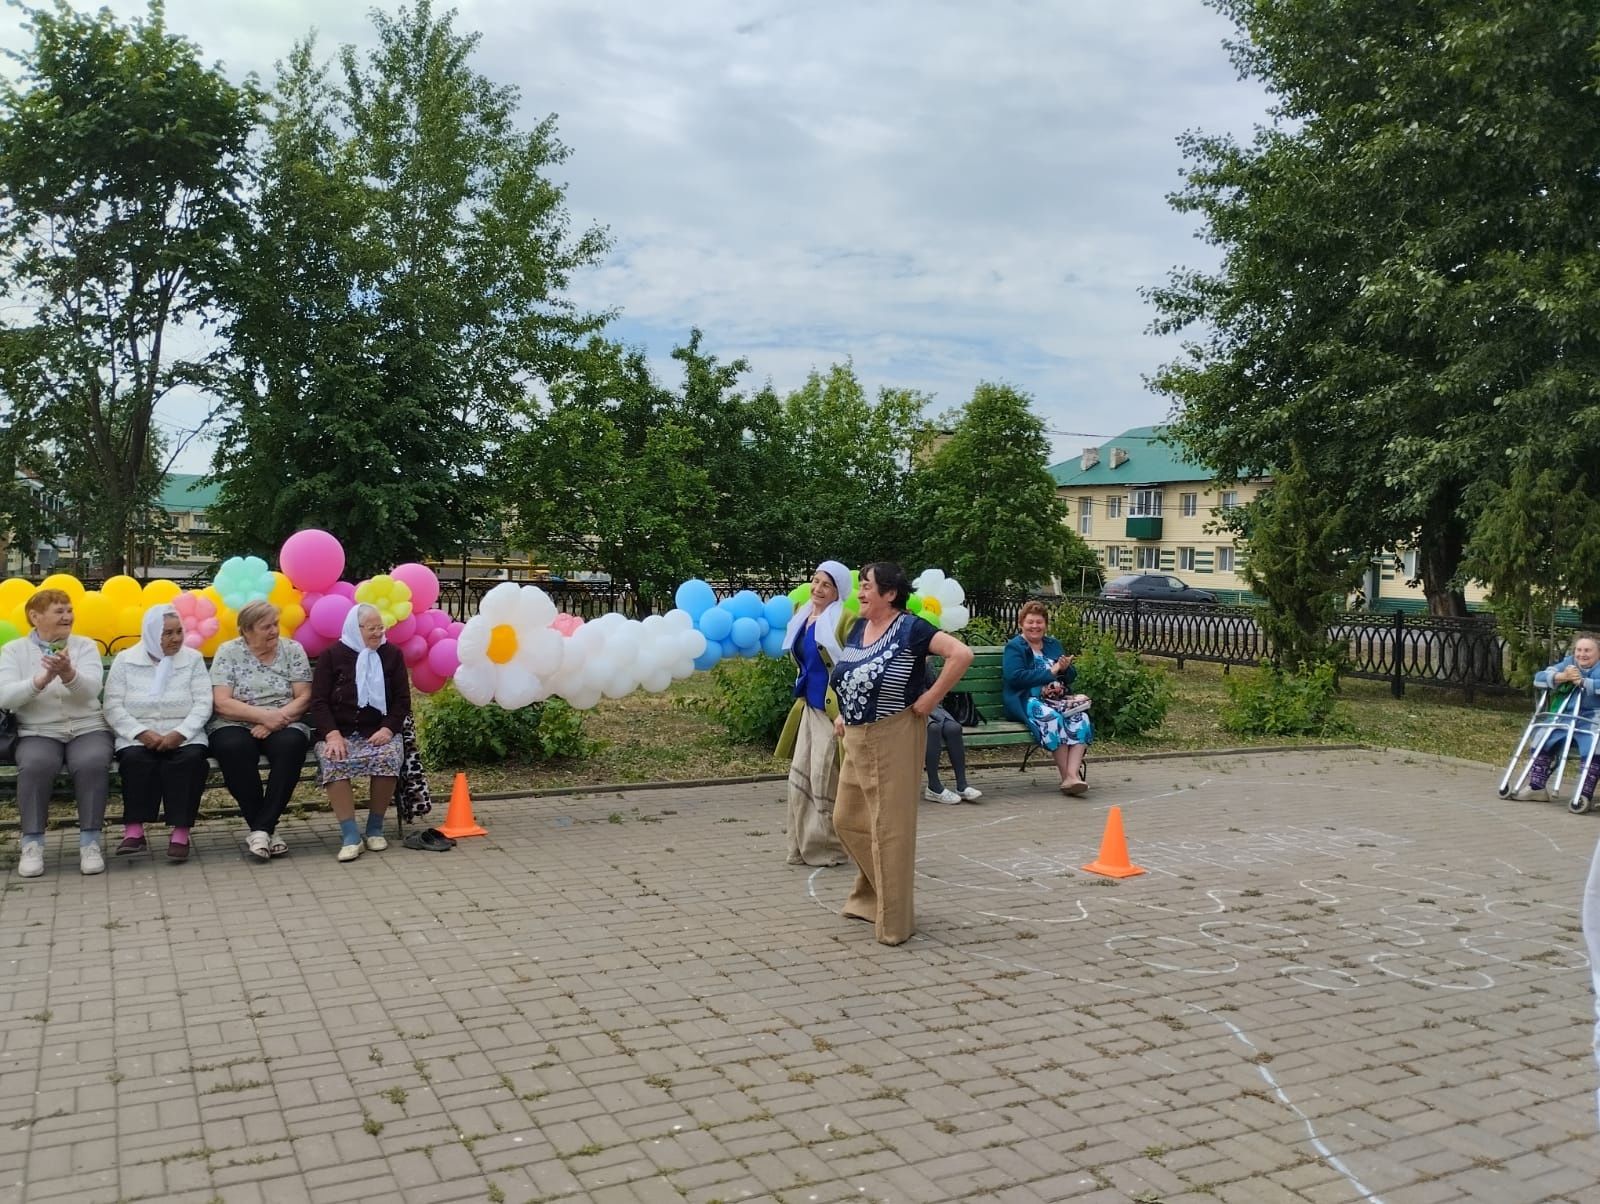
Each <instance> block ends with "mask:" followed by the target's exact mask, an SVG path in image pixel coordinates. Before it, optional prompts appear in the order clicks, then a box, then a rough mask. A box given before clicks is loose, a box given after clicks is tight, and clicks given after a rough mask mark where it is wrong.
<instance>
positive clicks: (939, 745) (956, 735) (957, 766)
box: [926, 710, 967, 790]
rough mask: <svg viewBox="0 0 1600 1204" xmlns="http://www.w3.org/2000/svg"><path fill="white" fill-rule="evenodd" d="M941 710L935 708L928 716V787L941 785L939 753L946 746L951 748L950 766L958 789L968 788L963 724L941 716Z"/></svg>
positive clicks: (931, 788) (932, 787) (935, 788)
mask: <svg viewBox="0 0 1600 1204" xmlns="http://www.w3.org/2000/svg"><path fill="white" fill-rule="evenodd" d="M940 714H941V712H940V711H939V710H935V711H934V713H933V714H932V715H930V716H928V752H927V758H926V760H927V764H926V768H927V771H928V789H929V790H938V789H940V785H939V754H940V753H942V752H943V751H944V750H945V749H946V748H948V749H949V750H950V768H951V770H952V771H953V772H954V773H955V775H956V789H957V790H965V789H966V788H967V746H966V743H965V742H964V741H963V740H962V739H961V725H960V724H959V723H957V722H956V721H955V720H954V719H952V718H950V717H949V716H948V715H945V716H944V717H943V718H942V719H941V718H940V717H939V716H940Z"/></svg>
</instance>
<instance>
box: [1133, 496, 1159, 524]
mask: <svg viewBox="0 0 1600 1204" xmlns="http://www.w3.org/2000/svg"><path fill="white" fill-rule="evenodd" d="M1128 517H1129V518H1160V517H1161V490H1159V489H1135V490H1134V491H1133V498H1132V504H1131V505H1130V506H1129V507H1128Z"/></svg>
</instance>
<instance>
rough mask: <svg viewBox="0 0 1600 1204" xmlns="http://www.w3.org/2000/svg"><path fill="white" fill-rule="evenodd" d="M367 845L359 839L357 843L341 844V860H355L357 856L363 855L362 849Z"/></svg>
mask: <svg viewBox="0 0 1600 1204" xmlns="http://www.w3.org/2000/svg"><path fill="white" fill-rule="evenodd" d="M366 847H367V846H366V845H364V844H362V843H361V842H360V841H359V840H358V841H356V842H355V844H343V845H340V846H339V860H340V861H354V860H355V859H356V858H357V857H359V856H361V851H362V850H363V849H365V848H366Z"/></svg>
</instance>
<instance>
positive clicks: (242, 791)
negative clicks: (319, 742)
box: [210, 726, 310, 836]
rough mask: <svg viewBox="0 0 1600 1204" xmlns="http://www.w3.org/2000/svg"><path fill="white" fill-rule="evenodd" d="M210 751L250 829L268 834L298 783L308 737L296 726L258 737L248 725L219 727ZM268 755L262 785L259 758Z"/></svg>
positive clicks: (274, 830)
mask: <svg viewBox="0 0 1600 1204" xmlns="http://www.w3.org/2000/svg"><path fill="white" fill-rule="evenodd" d="M210 740H211V755H212V756H213V757H215V758H216V759H217V764H218V765H219V766H220V767H221V768H222V781H223V783H224V784H225V785H226V786H227V787H228V793H229V794H231V795H233V800H234V802H236V803H238V804H239V814H240V815H242V816H244V822H245V823H246V824H247V825H248V826H249V828H250V830H251V831H252V832H265V833H267V834H268V835H269V836H270V835H271V834H272V833H274V832H276V831H277V830H278V817H279V816H281V815H282V814H283V809H284V808H285V807H287V806H288V805H289V798H290V796H291V795H293V794H294V788H295V787H296V786H297V785H299V783H300V770H301V769H302V768H303V767H304V765H305V760H306V748H307V747H308V745H309V744H310V739H309V737H307V736H306V734H305V733H304V732H303V731H301V730H300V729H299V728H297V727H286V728H284V729H283V730H282V731H280V732H273V733H272V734H271V735H270V736H268V737H267V738H266V739H264V740H257V739H256V738H255V737H254V736H252V735H251V734H250V729H249V728H247V727H237V726H230V727H219V728H217V729H216V730H215V731H214V732H212V733H211V736H210ZM262 757H265V758H266V759H267V786H266V789H265V791H263V790H262V788H261V768H260V759H261V758H262Z"/></svg>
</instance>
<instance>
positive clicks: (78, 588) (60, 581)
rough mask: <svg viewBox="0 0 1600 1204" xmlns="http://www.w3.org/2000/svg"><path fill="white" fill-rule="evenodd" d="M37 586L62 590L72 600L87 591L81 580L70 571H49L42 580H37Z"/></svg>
mask: <svg viewBox="0 0 1600 1204" xmlns="http://www.w3.org/2000/svg"><path fill="white" fill-rule="evenodd" d="M39 588H40V589H59V590H63V591H65V592H66V594H67V596H68V597H69V598H72V599H73V600H74V601H76V600H77V599H79V598H81V597H83V595H84V594H85V593H86V592H87V591H86V590H85V589H84V588H83V582H81V581H79V580H78V579H77V578H76V577H74V576H73V575H72V574H71V573H51V574H50V575H49V576H48V577H46V578H45V579H44V580H43V581H41V582H39Z"/></svg>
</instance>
